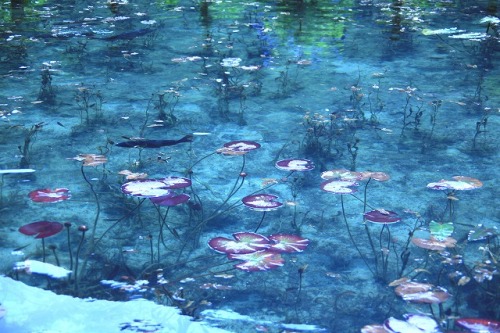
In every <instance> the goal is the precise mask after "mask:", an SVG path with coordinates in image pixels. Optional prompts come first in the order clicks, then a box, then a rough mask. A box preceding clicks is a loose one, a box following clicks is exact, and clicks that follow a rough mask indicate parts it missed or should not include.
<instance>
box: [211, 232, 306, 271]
mask: <svg viewBox="0 0 500 333" xmlns="http://www.w3.org/2000/svg"><path fill="white" fill-rule="evenodd" d="M233 237H234V239H229V238H225V237H215V238H212V239H211V240H210V241H209V242H208V245H209V246H210V247H211V248H212V249H213V250H214V251H217V252H219V253H224V254H226V255H227V257H228V258H229V259H231V260H242V261H243V262H242V263H239V264H236V265H234V267H235V268H237V269H240V270H243V271H247V272H254V271H266V270H269V269H273V268H277V267H280V266H283V264H284V263H285V260H284V259H283V257H281V253H293V252H302V251H304V250H305V249H306V247H307V246H308V245H309V240H308V239H306V238H302V237H299V236H296V235H287V234H275V235H270V236H269V237H265V236H263V235H261V234H257V233H253V232H236V233H234V234H233Z"/></svg>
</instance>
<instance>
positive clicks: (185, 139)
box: [179, 134, 194, 142]
mask: <svg viewBox="0 0 500 333" xmlns="http://www.w3.org/2000/svg"><path fill="white" fill-rule="evenodd" d="M193 138H194V136H193V134H188V135H186V136H184V137H183V138H182V139H180V140H179V142H193Z"/></svg>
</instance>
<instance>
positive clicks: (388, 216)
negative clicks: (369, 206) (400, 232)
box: [363, 209, 401, 224]
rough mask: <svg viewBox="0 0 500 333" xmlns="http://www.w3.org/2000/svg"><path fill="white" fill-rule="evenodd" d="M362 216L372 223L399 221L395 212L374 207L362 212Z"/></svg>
mask: <svg viewBox="0 0 500 333" xmlns="http://www.w3.org/2000/svg"><path fill="white" fill-rule="evenodd" d="M363 216H364V217H365V219H366V220H367V221H370V222H373V223H383V224H389V223H396V222H399V221H401V218H400V217H399V216H398V214H397V213H395V212H393V211H390V210H385V209H375V210H372V211H369V212H366V213H364V214H363Z"/></svg>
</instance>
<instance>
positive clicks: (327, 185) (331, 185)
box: [321, 179, 358, 194]
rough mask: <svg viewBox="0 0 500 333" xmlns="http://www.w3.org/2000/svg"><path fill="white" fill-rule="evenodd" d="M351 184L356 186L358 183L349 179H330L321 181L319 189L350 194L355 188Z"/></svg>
mask: <svg viewBox="0 0 500 333" xmlns="http://www.w3.org/2000/svg"><path fill="white" fill-rule="evenodd" d="M353 186H358V183H356V182H354V181H350V180H336V179H331V180H327V181H326V182H323V183H321V189H322V190H323V191H325V192H330V193H335V194H350V193H354V192H356V191H357V190H356V189H355V188H353Z"/></svg>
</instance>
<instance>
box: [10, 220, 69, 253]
mask: <svg viewBox="0 0 500 333" xmlns="http://www.w3.org/2000/svg"><path fill="white" fill-rule="evenodd" d="M63 228H64V226H63V224H62V223H59V222H50V221H37V222H31V223H28V224H25V225H23V226H21V227H20V228H19V232H20V233H22V234H24V235H27V236H35V238H41V239H42V261H43V262H45V238H47V237H50V236H54V235H56V234H58V233H60V232H61V230H62V229H63Z"/></svg>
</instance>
